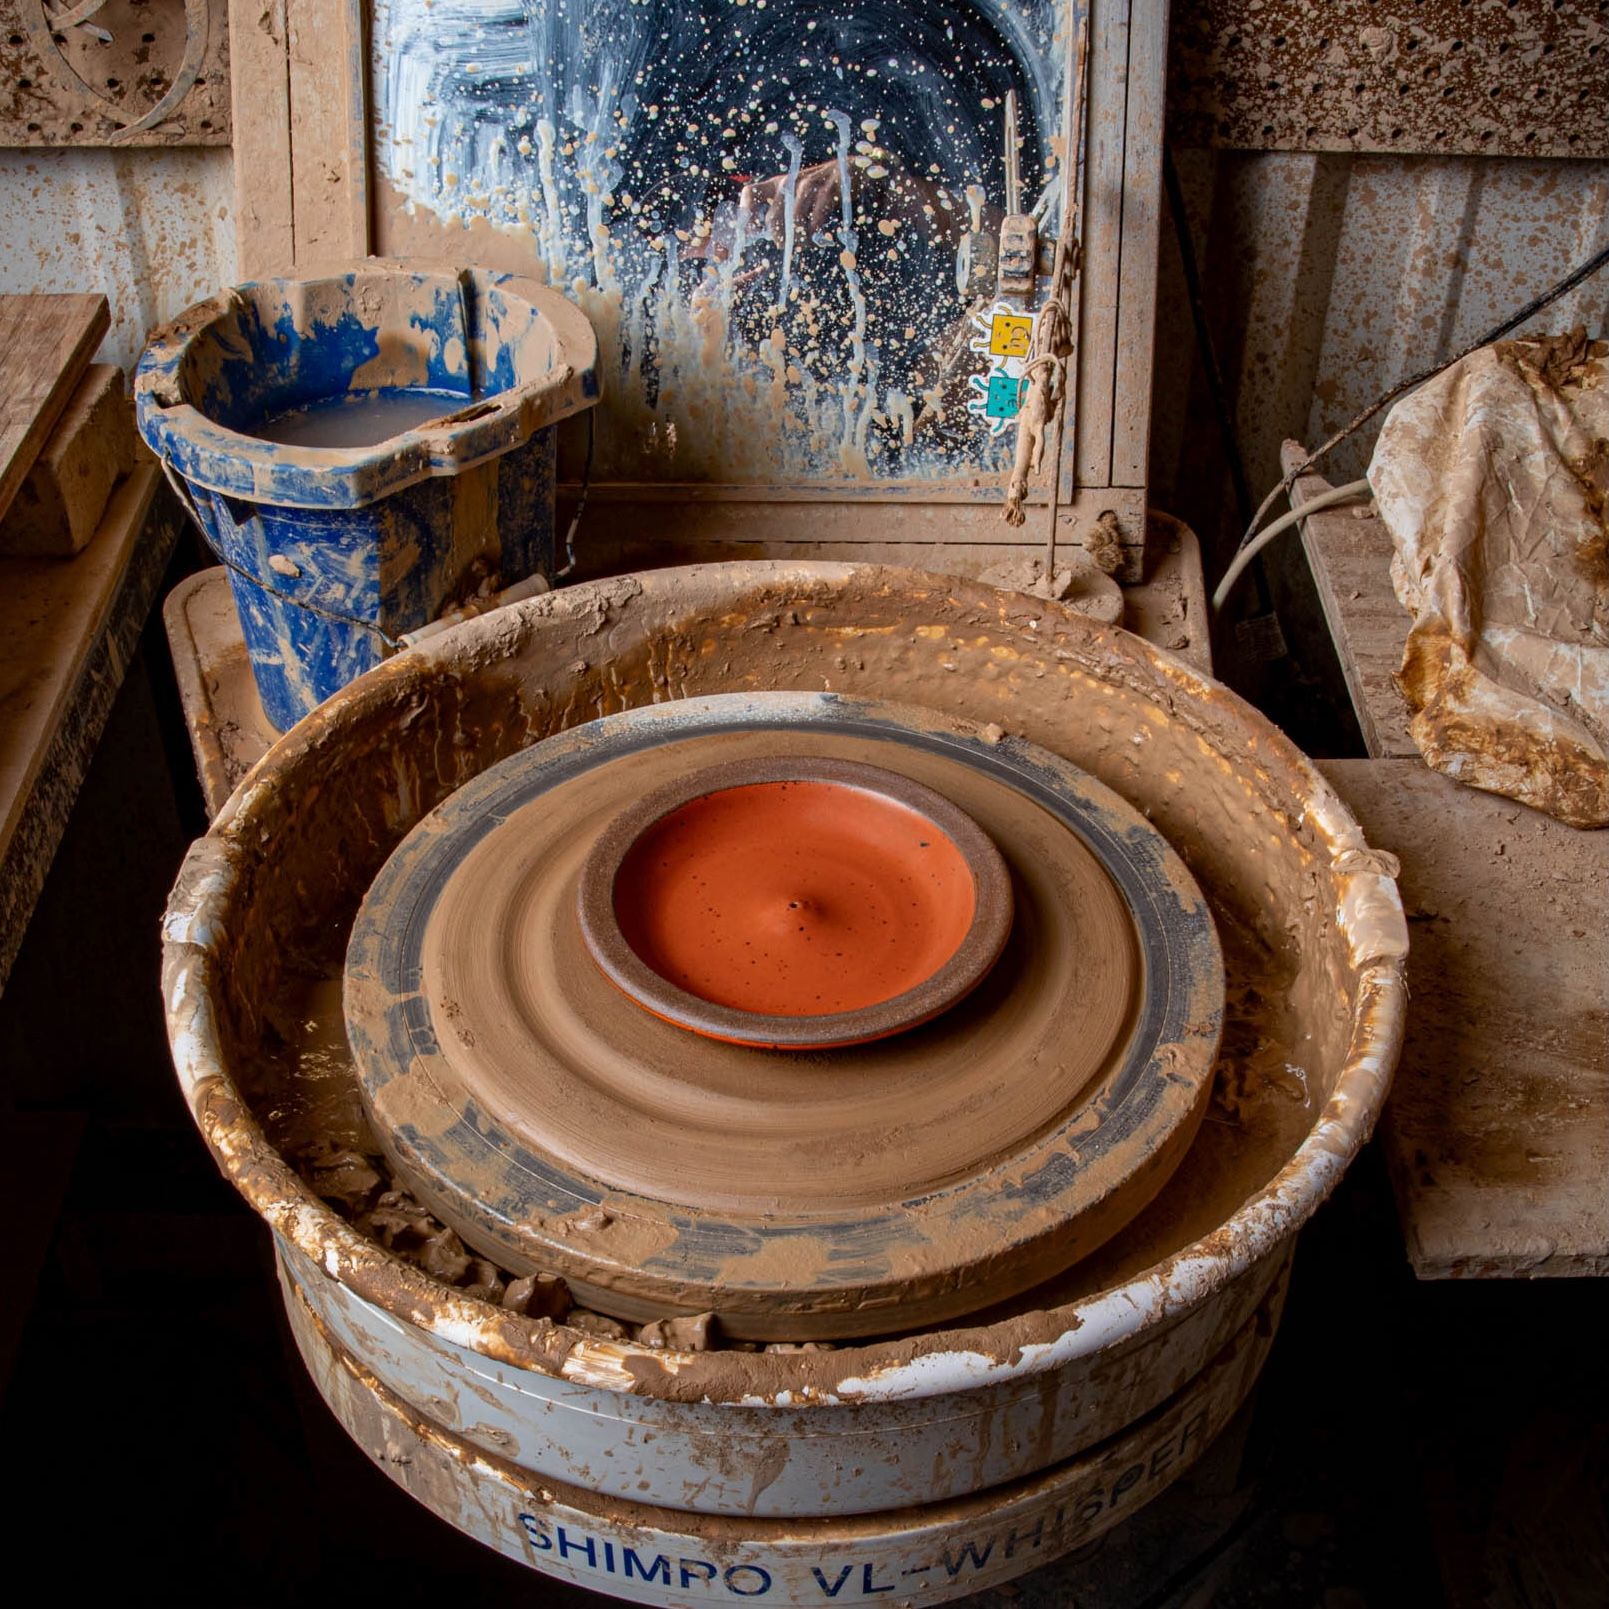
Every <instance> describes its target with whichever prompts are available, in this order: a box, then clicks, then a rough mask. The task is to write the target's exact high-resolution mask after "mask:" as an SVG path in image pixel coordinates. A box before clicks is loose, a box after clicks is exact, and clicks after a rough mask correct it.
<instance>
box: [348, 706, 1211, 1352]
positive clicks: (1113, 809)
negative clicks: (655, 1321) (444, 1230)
mask: <svg viewBox="0 0 1609 1609" xmlns="http://www.w3.org/2000/svg"><path fill="white" fill-rule="evenodd" d="M778 756H789V757H794V758H799V759H817V760H819V759H827V760H833V761H848V762H852V763H855V764H859V765H870V766H875V767H878V768H881V769H882V770H883V771H885V772H892V773H896V774H897V775H899V776H903V777H908V778H910V779H912V780H913V781H915V782H917V783H919V784H922V785H923V786H925V787H926V788H928V789H932V790H934V791H935V792H936V793H938V794H939V795H941V796H943V798H945V799H947V800H949V801H951V802H953V804H954V805H955V806H957V807H959V809H960V810H961V811H964V812H965V814H966V815H967V817H969V818H970V819H971V820H972V821H973V822H975V823H976V824H977V825H978V827H980V828H981V829H982V830H983V832H985V833H986V834H987V835H988V837H989V839H990V840H992V842H993V844H994V845H995V846H996V847H997V848H998V850H999V852H1000V855H1001V856H1002V857H1003V859H1004V861H1005V863H1006V865H1007V867H1008V868H1009V871H1010V877H1011V884H1012V892H1013V906H1014V910H1013V916H1012V924H1011V931H1010V936H1009V938H1008V939H1007V941H1006V944H1005V948H1004V950H1003V952H1002V953H1001V954H1000V957H999V960H998V961H997V962H996V963H995V965H994V966H993V968H992V969H991V970H990V971H989V972H988V975H987V976H986V977H985V978H984V979H983V981H982V983H981V984H980V985H978V986H977V987H976V988H975V989H973V990H972V992H971V993H969V994H968V995H967V996H966V997H965V998H964V999H962V1000H961V1001H960V1002H959V1003H958V1004H956V1005H954V1006H952V1007H951V1008H950V1009H949V1010H947V1011H945V1012H944V1013H943V1014H942V1015H940V1016H938V1017H937V1018H935V1019H933V1020H931V1021H929V1022H926V1023H925V1024H924V1025H922V1026H920V1027H916V1028H912V1029H910V1030H908V1031H906V1032H903V1033H899V1034H897V1035H895V1036H894V1037H891V1038H886V1039H882V1040H879V1041H878V1042H876V1043H873V1044H867V1045H860V1046H855V1047H850V1048H839V1049H832V1050H825V1051H816V1052H808V1053H806V1052H800V1051H775V1050H760V1049H752V1048H747V1047H744V1046H739V1045H730V1044H725V1043H718V1042H715V1041H713V1040H710V1039H707V1038H700V1037H698V1036H697V1035H695V1034H693V1033H690V1032H688V1031H687V1030H686V1029H684V1028H681V1027H678V1026H675V1025H673V1024H671V1023H668V1022H664V1021H661V1020H659V1019H658V1018H656V1017H655V1016H653V1015H650V1013H649V1012H647V1011H645V1010H643V1009H641V1007H640V1006H639V1005H638V1004H637V1003H635V1002H634V1001H632V1000H630V999H628V998H627V997H626V996H625V995H624V994H622V993H621V991H620V990H619V989H618V988H617V987H615V985H614V984H612V983H611V982H610V981H609V980H608V979H607V978H606V977H605V976H604V975H603V973H602V971H601V970H600V968H599V966H598V965H597V964H596V962H595V960H594V958H593V956H592V954H591V953H590V952H589V950H588V948H587V946H586V944H585V943H584V942H583V939H582V935H581V931H580V923H579V918H578V914H577V886H578V882H579V880H580V878H581V875H582V869H583V867H584V865H585V863H586V861H587V857H588V854H589V851H590V850H591V849H592V848H593V846H594V845H595V844H596V842H597V841H598V839H599V837H600V835H601V834H603V833H604V832H605V831H606V830H607V828H608V826H609V824H610V822H611V821H612V820H614V819H616V818H617V817H619V816H621V815H622V814H623V813H625V812H626V811H628V810H629V809H631V808H632V807H633V806H634V805H636V804H637V803H638V802H639V801H640V800H641V799H642V798H643V797H644V795H645V794H648V793H649V792H651V791H652V790H654V789H657V788H661V787H664V786H665V785H667V784H669V783H674V782H675V781H676V780H677V779H678V778H682V777H685V776H687V775H688V774H689V773H692V772H697V771H702V770H705V769H707V768H709V767H712V766H727V765H732V764H736V763H740V762H749V761H755V760H774V759H776V758H777V757H778ZM1222 1006H1223V972H1222V963H1221V959H1220V955H1219V950H1218V944H1217V939H1216V935H1215V933H1214V931H1213V927H1212V922H1211V918H1210V916H1209V914H1208V912H1207V909H1206V905H1205V903H1204V901H1203V900H1202V897H1201V894H1200V892H1199V890H1198V889H1197V888H1196V886H1195V884H1194V882H1193V880H1192V879H1191V878H1190V876H1189V874H1188V872H1187V871H1186V869H1185V867H1184V866H1183V864H1182V862H1180V861H1179V859H1178V857H1177V856H1176V855H1175V854H1174V853H1173V852H1172V851H1171V850H1170V849H1169V848H1168V846H1167V844H1166V843H1165V841H1164V840H1163V839H1162V838H1161V837H1160V836H1159V835H1158V834H1157V833H1156V832H1155V831H1154V830H1153V829H1152V828H1150V827H1149V826H1148V825H1147V824H1146V823H1145V822H1144V820H1143V819H1142V818H1141V817H1140V816H1139V815H1138V814H1137V813H1136V812H1135V811H1133V810H1132V809H1131V808H1130V807H1129V806H1128V805H1126V804H1125V803H1124V802H1123V801H1122V800H1120V799H1119V798H1118V797H1117V796H1116V795H1115V794H1113V793H1112V792H1110V790H1108V789H1106V788H1105V787H1103V786H1102V785H1101V784H1099V783H1098V782H1096V781H1095V780H1094V779H1093V778H1092V777H1090V776H1088V775H1087V774H1085V773H1083V772H1080V771H1079V770H1077V769H1076V768H1075V767H1073V766H1071V765H1069V764H1068V763H1066V762H1065V761H1063V760H1061V759H1059V758H1058V757H1056V756H1054V755H1052V754H1050V753H1049V752H1047V751H1045V750H1043V749H1039V748H1036V747H1034V746H1032V745H1029V744H1026V743H1021V742H1018V741H1015V740H1011V739H1006V740H1004V741H999V742H991V741H988V740H987V738H986V737H984V736H981V735H978V734H976V733H975V732H973V731H972V729H970V728H967V727H963V726H960V725H958V724H956V723H952V722H950V721H948V720H947V719H945V718H944V717H941V716H938V715H936V714H934V713H933V712H930V711H925V710H914V709H909V708H901V707H899V706H893V705H887V704H880V703H867V702H860V701H853V700H847V699H838V698H833V697H831V696H824V695H819V694H792V693H773V694H757V695H730V696H724V697H716V698H706V699H697V700H689V701H685V702H682V703H678V704H673V705H661V706H652V707H648V708H644V709H639V710H634V711H629V712H627V713H625V714H623V715H619V716H611V717H608V718H606V719H604V720H602V721H597V722H593V723H591V724H590V725H588V726H583V727H579V728H576V729H574V730H572V731H570V732H566V733H563V734H561V735H559V736H557V737H554V738H551V739H549V740H548V741H546V742H544V743H541V744H539V745H537V746H536V747H534V748H532V749H529V750H526V751H523V752H521V753H519V754H516V755H514V756H512V757H510V758H509V759H507V760H505V761H503V762H502V763H501V764H500V765H497V766H494V767H492V768H491V769H490V770H488V771H487V772H485V773H484V774H483V775H481V776H480V777H477V778H476V779H475V780H474V781H473V782H471V783H469V784H468V785H467V786H465V787H464V788H462V789H460V790H459V792H458V793H456V794H454V795H453V797H452V798H451V799H449V800H448V801H447V802H446V803H445V804H443V805H442V806H440V807H439V808H438V809H437V810H435V811H434V812H432V813H431V814H430V815H428V816H426V817H425V818H424V820H423V821H421V822H420V823H419V825H418V826H417V827H416V828H415V829H414V830H413V832H412V833H410V834H409V836H408V837H407V838H406V839H405V840H404V842H403V843H402V845H401V846H400V847H399V848H398V850H397V851H396V853H395V854H394V855H393V856H392V857H391V859H390V860H389V861H388V862H387V864H386V865H385V867H384V868H383V869H382V871H381V873H380V876H379V877H378V878H377V879H376V881H375V884H374V886H373V887H372V889H371V890H370V892H369V895H368V897H367V898H366V900H365V902H364V904H363V908H362V910H361V911H360V913H359V916H358V919H357V922H356V924H355V926H354V929H353V934H352V940H351V945H350V949H349V951H348V957H347V971H346V1017H347V1028H348V1034H349V1037H350V1040H351V1044H352V1050H353V1055H354V1059H355V1062H356V1065H357V1069H358V1075H359V1079H360V1083H361V1086H362V1091H363V1096H364V1101H365V1104H366V1106H367V1108H368V1111H369V1115H370V1118H371V1121H372V1122H373V1124H374V1127H375V1130H376V1133H377V1134H378V1135H379V1137H380V1140H381V1143H382V1144H383V1145H384V1147H385V1149H386V1152H387V1154H388V1156H389V1158H390V1159H391V1162H392V1164H393V1166H394V1167H395V1168H396V1170H397V1172H398V1174H399V1176H400V1177H401V1178H403V1179H404V1180H405V1181H406V1182H407V1183H408V1184H409V1185H410V1187H411V1188H413V1189H414V1190H415V1191H416V1193H417V1194H418V1195H419V1196H420V1197H421V1199H423V1200H424V1201H426V1202H427V1203H428V1204H429V1205H430V1206H431V1207H432V1209H433V1210H434V1211H435V1212H436V1213H437V1214H438V1215H439V1216H440V1217H441V1218H442V1219H443V1220H444V1221H445V1222H447V1223H449V1224H451V1225H452V1226H453V1227H454V1228H455V1229H456V1230H457V1231H458V1232H459V1234H460V1235H461V1236H462V1237H463V1238H464V1240H465V1241H466V1242H468V1243H469V1244H470V1245H472V1246H474V1247H475V1248H476V1249H477V1250H479V1251H481V1252H482V1253H483V1254H485V1255H487V1256H489V1257H491V1258H492V1259H493V1260H495V1261H497V1262H499V1263H501V1264H502V1265H503V1266H505V1267H507V1268H511V1269H513V1270H515V1271H518V1272H536V1271H545V1272H551V1273H557V1274H561V1275H563V1276H564V1278H565V1279H566V1280H568V1281H569V1283H570V1285H571V1287H572V1289H573V1290H574V1291H575V1292H576V1294H577V1296H578V1298H579V1299H581V1300H582V1301H584V1302H586V1303H588V1304H589V1305H592V1306H595V1307H597V1308H599V1309H601V1310H602V1311H605V1312H609V1313H613V1314H616V1315H618V1316H620V1317H622V1318H626V1319H631V1320H644V1319H649V1318H656V1317H662V1316H666V1315H670V1314H676V1313H696V1312H703V1311H714V1312H716V1313H718V1314H719V1316H720V1319H721V1322H722V1326H723V1328H724V1329H725V1331H726V1333H728V1334H729V1335H731V1336H733V1337H735V1338H751V1339H758V1340H803V1339H808V1338H812V1337H850V1336H857V1335H869V1334H877V1333H885V1332H889V1331H896V1330H905V1329H910V1328H914V1327H918V1326H921V1325H924V1324H931V1323H938V1322H942V1321H945V1320H949V1319H953V1318H956V1317H958V1316H960V1315H962V1314H965V1313H967V1312H971V1311H975V1310H979V1309H981V1308H983V1307H985V1306H988V1305H989V1304H991V1303H993V1302H996V1301H999V1300H1002V1299H1004V1298H1005V1297H1008V1296H1011V1295H1014V1294H1017V1293H1019V1292H1021V1291H1023V1290H1026V1289H1028V1288H1030V1287H1031V1286H1033V1285H1035V1284H1037V1283H1039V1282H1040V1281H1042V1280H1044V1279H1046V1278H1049V1277H1051V1276H1052V1275H1054V1274H1057V1273H1060V1272H1061V1271H1062V1270H1064V1269H1065V1268H1067V1267H1068V1266H1070V1265H1071V1264H1072V1263H1073V1262H1075V1261H1077V1260H1078V1259H1080V1258H1082V1257H1084V1256H1086V1255H1087V1254H1088V1253H1089V1252H1091V1251H1093V1250H1094V1249H1095V1248H1096V1247H1097V1246H1098V1245H1100V1244H1101V1243H1102V1242H1104V1241H1105V1240H1107V1239H1108V1238H1110V1236H1111V1235H1113V1234H1115V1233H1116V1232H1117V1231H1118V1230H1119V1229H1120V1228H1121V1227H1122V1226H1123V1225H1124V1224H1125V1223H1127V1222H1128V1221H1129V1219H1130V1218H1132V1217H1133V1216H1134V1214H1135V1213H1136V1212H1138V1211H1139V1210H1140V1208H1141V1207H1143V1206H1144V1205H1145V1204H1146V1203H1147V1202H1148V1201H1149V1200H1150V1199H1151V1198H1152V1197H1153V1196H1154V1195H1155V1193H1156V1192H1157V1190H1158V1189H1159V1188H1160V1187H1161V1185H1162V1183H1163V1182H1164V1180H1165V1179H1166V1178H1167V1177H1168V1175H1169V1174H1170V1173H1171V1172H1172V1170H1173V1168H1174V1167H1175V1166H1176V1165H1177V1163H1178V1162H1179V1160H1180V1159H1181V1158H1182V1157H1183V1154H1184V1152H1185V1150H1186V1149H1187V1147H1188V1145H1189V1143H1190V1140H1191V1139H1192V1137H1193V1136H1194V1133H1195V1129H1196V1126H1197V1124H1198V1123H1199V1121H1200V1117H1201V1113H1202V1110H1203V1107H1204V1105H1205V1101H1206V1098H1207V1095H1208V1093H1209V1090H1210V1083H1211V1073H1212V1067H1213V1062H1214V1058H1215V1055H1216V1050H1217V1043H1218V1035H1219V1030H1220V1026H1221V1018H1222Z"/></svg>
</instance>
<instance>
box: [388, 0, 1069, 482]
mask: <svg viewBox="0 0 1609 1609" xmlns="http://www.w3.org/2000/svg"><path fill="white" fill-rule="evenodd" d="M1076 25H1077V18H1076V15H1075V13H1074V10H1073V8H1072V6H1071V5H1070V4H1069V3H1068V0H956V3H952V4H943V5H940V4H936V3H912V0H808V3H804V0H692V3H688V0H376V3H375V5H374V9H373V28H372V36H371V37H372V65H371V90H372V94H373V113H374V117H375V145H374V162H375V168H376V173H375V177H376V180H377V181H378V184H379V185H380V186H381V187H382V193H383V205H390V206H393V207H395V208H399V209H401V210H402V211H405V212H407V213H409V214H412V215H414V216H415V217H425V218H428V219H430V220H433V221H434V222H436V223H438V224H439V225H441V226H444V227H448V228H456V227H458V226H462V227H465V228H472V229H473V230H475V231H476V233H477V234H479V235H481V236H482V237H484V236H485V234H486V232H487V231H488V230H490V231H492V232H494V233H495V235H496V236H497V237H500V243H501V244H502V245H504V246H505V247H506V246H508V245H509V244H510V243H514V244H516V245H518V246H519V247H520V248H521V249H522V251H523V252H524V253H527V254H528V257H529V260H533V261H534V262H536V263H538V264H540V265H541V267H542V269H543V270H545V273H546V276H547V277H548V278H549V280H550V281H551V282H552V283H554V284H555V285H558V286H561V287H563V288H564V289H565V290H566V291H567V292H568V293H569V294H570V295H572V296H573V297H575V298H576V299H577V300H578V301H579V302H580V303H581V304H582V306H583V307H584V308H585V309H586V311H587V312H588V314H589V315H590V316H591V318H592V319H593V321H594V323H595V325H596V326H597V328H598V332H599V336H600V340H601V343H602V345H603V348H604V353H605V357H606V362H607V365H608V367H607V369H606V373H605V385H606V396H607V402H606V406H605V408H604V409H603V410H601V418H600V422H599V427H598V438H597V442H596V444H595V451H596V456H597V462H596V465H595V472H596V473H597V474H598V475H599V476H600V477H601V478H605V479H611V480H621V479H624V480H634V481H643V480H652V481H661V482H663V481H677V482H713V481H720V482H726V483H733V482H738V483H745V484H750V485H757V484H765V483H772V484H778V483H792V484H797V483H800V482H804V481H810V482H816V481H820V482H827V483H832V484H846V485H852V484H854V483H861V484H866V483H873V484H878V483H882V484H889V485H892V484H893V483H912V482H915V483H920V484H923V485H927V486H935V487H936V486H943V485H946V484H949V485H954V484H956V483H961V484H962V485H970V484H971V483H972V482H973V481H974V480H975V479H976V478H977V477H978V476H979V475H980V473H987V474H989V475H991V476H993V474H994V473H995V471H996V470H998V469H999V468H1000V466H1001V465H1002V464H1003V463H1004V461H1005V460H1006V458H1007V455H1008V451H1009V449H1008V445H1007V443H1008V441H1009V431H1008V427H1009V425H1010V423H1011V420H1012V417H1013V415H1014V414H1015V411H1016V408H1017V406H1018V403H1019V400H1020V396H1021V392H1022V374H1023V370H1024V366H1025V363H1026V359H1027V354H1028V340H1029V335H1030V332H1031V327H1032V326H1031V322H1030V319H1029V317H1028V316H1027V315H1031V313H1032V310H1033V307H1034V305H1035V301H1034V291H1033V280H1034V273H1035V267H1036V264H1037V263H1038V262H1039V261H1040V259H1041V258H1042V257H1043V256H1044V254H1046V253H1048V251H1049V250H1050V249H1051V247H1052V245H1053V243H1054V240H1055V237H1056V234H1057V232H1058V231H1059V229H1060V227H1061V214H1062V205H1061V199H1062V196H1061V193H1062V183H1063V181H1062V173H1063V153H1064V151H1065V148H1066V142H1065V139H1064V132H1063V131H1064V126H1065V124H1066V122H1067V121H1068V112H1067V110H1066V103H1067V100H1068V95H1067V82H1068V80H1069V78H1070V77H1071V68H1070V57H1071V54H1072V50H1071V38H1070V36H1071V31H1072V29H1073V28H1075V27H1076ZM1008 217H1010V218H1014V219H1021V218H1030V219H1031V220H1032V227H1031V228H1028V229H1027V231H1026V238H1027V240H1028V242H1029V248H1028V249H1029V252H1030V255H1031V257H1032V260H1030V261H1029V262H1028V263H1027V264H1026V269H1025V272H1026V278H1027V286H1028V288H1027V289H1022V288H1018V289H1017V290H1016V291H1015V292H1013V291H1012V290H1010V289H1009V288H1008V287H1009V286H1012V285H1017V286H1019V287H1020V286H1021V284H1022V280H1021V278H1020V273H1021V272H1022V271H1023V265H1022V264H1017V265H1015V266H1016V267H1017V268H1018V270H1019V278H1017V279H1011V278H1009V277H1004V278H1003V277H1002V264H1003V262H1006V260H1007V259H1009V258H1010V255H1011V246H1012V241H1013V237H1012V234H1011V231H1010V230H1007V231H1005V233H1004V236H1003V233H1002V224H1003V222H1004V221H1005V220H1006V219H1007V218H1008ZM1003 238H1004V239H1005V240H1006V242H1007V244H1006V250H1005V252H1004V253H1003V252H1002V250H1001V242H1002V239H1003ZM1018 244H1019V245H1020V237H1019V240H1018ZM1006 265H1007V266H1008V267H1009V266H1011V265H1010V264H1009V262H1007V264H1006ZM1043 286H1044V278H1043V275H1042V274H1041V275H1040V278H1039V288H1040V290H1041V292H1042V290H1043Z"/></svg>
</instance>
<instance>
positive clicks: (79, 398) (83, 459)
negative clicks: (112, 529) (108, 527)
mask: <svg viewBox="0 0 1609 1609" xmlns="http://www.w3.org/2000/svg"><path fill="white" fill-rule="evenodd" d="M139 451H140V448H139V437H138V436H137V435H136V434H135V432H134V409H133V407H132V406H131V405H130V403H129V399H128V397H127V395H126V393H125V391H124V385H123V371H122V370H121V369H120V368H119V367H118V366H117V365H116V364H115V363H92V364H90V366H89V367H88V368H87V369H85V371H84V377H83V379H82V380H80V381H79V383H78V388H77V390H75V391H74V393H73V396H72V400H71V401H70V402H69V403H68V405H67V407H66V409H65V410H64V411H63V413H62V416H61V418H60V419H58V420H57V421H56V428H55V429H54V430H53V431H52V432H51V435H50V440H49V441H47V442H46V443H45V447H44V450H43V451H42V452H41V453H40V454H39V457H38V458H37V459H35V461H34V467H33V468H32V469H31V470H30V471H29V472H28V476H27V478H26V479H25V480H24V481H23V483H22V486H21V488H20V489H19V490H18V492H17V495H16V497H15V498H13V499H12V503H11V507H10V508H9V509H7V510H6V512H5V514H4V515H3V516H0V553H29V554H38V555H40V556H41V557H43V556H45V555H53V556H55V557H58V558H71V557H72V555H73V554H75V553H77V552H78V551H79V549H81V548H82V547H84V546H85V544H86V543H88V542H89V540H90V538H91V537H93V536H94V535H95V533H96V531H98V530H99V529H100V523H101V515H102V514H104V513H105V512H106V504H107V501H108V499H109V498H110V497H111V495H112V488H113V487H114V486H115V485H116V484H117V482H118V479H119V477H120V476H123V475H126V474H128V472H129V471H130V470H131V469H132V468H133V467H134V461H135V456H136V454H137V453H138V452H139Z"/></svg>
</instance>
